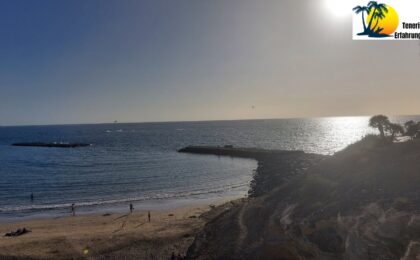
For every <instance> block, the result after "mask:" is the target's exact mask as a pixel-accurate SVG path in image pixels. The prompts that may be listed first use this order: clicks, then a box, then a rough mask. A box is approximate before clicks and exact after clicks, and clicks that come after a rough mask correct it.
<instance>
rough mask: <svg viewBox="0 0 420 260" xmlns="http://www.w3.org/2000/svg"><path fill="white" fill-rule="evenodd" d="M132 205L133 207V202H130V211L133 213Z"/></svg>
mask: <svg viewBox="0 0 420 260" xmlns="http://www.w3.org/2000/svg"><path fill="white" fill-rule="evenodd" d="M133 210H134V207H133V203H130V213H133Z"/></svg>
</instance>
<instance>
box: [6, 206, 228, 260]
mask: <svg viewBox="0 0 420 260" xmlns="http://www.w3.org/2000/svg"><path fill="white" fill-rule="evenodd" d="M216 204H217V205H220V204H222V202H219V203H216ZM212 208H214V207H213V206H212V207H210V205H209V204H206V205H193V206H189V207H182V208H177V209H172V210H162V211H151V221H150V222H149V221H148V216H147V215H148V212H147V211H134V212H133V213H132V214H127V213H121V214H115V213H114V214H100V215H85V216H75V217H72V216H68V217H60V218H54V219H43V220H33V221H25V222H18V223H11V224H2V225H0V233H1V234H2V236H1V237H0V258H1V259H3V258H6V259H7V258H10V259H12V257H18V259H19V258H20V257H22V258H25V259H27V258H34V259H38V258H41V259H58V258H59V259H63V258H64V259H69V258H71V259H74V258H82V259H104V258H106V259H121V258H122V259H124V258H130V259H134V258H135V259H145V258H147V259H167V258H169V257H170V256H171V254H172V252H174V253H175V255H178V254H180V255H184V254H185V252H186V250H187V249H188V247H189V246H190V245H191V243H192V242H193V239H194V236H195V234H196V233H197V232H198V230H199V229H201V228H202V227H203V225H204V224H205V222H206V218H205V217H203V216H202V214H203V213H206V212H207V213H208V212H209V210H211V209H212ZM219 208H220V207H219ZM213 211H215V210H213ZM216 211H217V210H216ZM23 227H25V228H26V229H29V230H31V232H30V233H27V234H24V235H21V236H18V237H5V236H4V234H5V233H7V232H10V231H14V230H16V229H18V228H23ZM13 259H16V258H13Z"/></svg>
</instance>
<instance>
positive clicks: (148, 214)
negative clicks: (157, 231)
mask: <svg viewBox="0 0 420 260" xmlns="http://www.w3.org/2000/svg"><path fill="white" fill-rule="evenodd" d="M147 217H148V218H149V222H150V211H149V212H147Z"/></svg>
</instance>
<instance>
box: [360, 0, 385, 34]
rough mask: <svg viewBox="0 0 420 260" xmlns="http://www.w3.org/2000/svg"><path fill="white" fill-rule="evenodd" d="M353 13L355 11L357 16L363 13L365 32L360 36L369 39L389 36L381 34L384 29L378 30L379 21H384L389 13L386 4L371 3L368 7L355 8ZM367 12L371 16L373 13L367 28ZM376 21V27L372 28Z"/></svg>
mask: <svg viewBox="0 0 420 260" xmlns="http://www.w3.org/2000/svg"><path fill="white" fill-rule="evenodd" d="M353 11H355V12H356V14H359V13H362V19H363V28H364V31H363V32H362V33H359V34H358V35H368V36H369V37H386V36H387V35H385V34H381V31H382V30H383V28H376V27H377V26H378V23H379V20H382V19H384V18H385V13H388V8H387V7H386V4H378V2H376V1H370V2H369V4H368V5H367V6H356V7H355V8H353ZM365 12H366V13H367V14H371V12H373V14H372V16H371V17H370V20H369V23H368V25H367V26H366V22H365ZM375 20H376V23H375V26H372V25H373V22H374V21H375Z"/></svg>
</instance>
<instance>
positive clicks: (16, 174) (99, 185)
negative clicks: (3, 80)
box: [0, 117, 419, 222]
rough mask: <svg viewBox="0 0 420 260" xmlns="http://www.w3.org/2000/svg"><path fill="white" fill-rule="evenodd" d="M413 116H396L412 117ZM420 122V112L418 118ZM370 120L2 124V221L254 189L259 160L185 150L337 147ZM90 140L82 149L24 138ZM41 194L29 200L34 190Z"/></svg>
mask: <svg viewBox="0 0 420 260" xmlns="http://www.w3.org/2000/svg"><path fill="white" fill-rule="evenodd" d="M411 118H412V117H399V118H394V121H397V122H404V121H406V120H408V119H411ZM414 119H417V120H419V118H418V117H417V118H414ZM368 120H369V118H368V117H336V118H313V119H273V120H244V121H209V122H176V123H127V124H119V123H114V124H92V125H51V126H8V127H0V221H2V222H4V221H15V220H22V219H28V218H42V217H50V216H63V215H68V214H69V211H70V205H71V204H72V203H75V204H76V207H77V212H80V213H93V212H96V213H97V212H114V211H116V212H118V211H128V204H129V203H133V204H134V207H135V209H143V210H155V209H162V208H166V207H173V206H178V205H183V204H191V203H196V202H206V203H211V202H212V201H216V200H219V199H226V198H239V197H244V196H246V195H247V192H248V189H249V184H250V181H251V179H252V176H253V173H254V170H255V169H256V168H257V162H256V161H254V160H248V159H233V158H229V157H217V156H209V155H190V154H180V153H178V152H177V150H178V149H180V148H183V147H185V146H188V145H234V146H236V147H258V148H266V149H283V150H304V151H305V152H312V153H321V154H333V153H335V152H337V151H339V150H341V149H343V148H344V147H346V146H347V145H349V144H351V143H354V142H356V141H358V140H360V139H361V138H362V137H363V136H365V135H367V134H369V133H373V132H374V130H373V129H371V128H369V127H368ZM34 141H37V142H83V143H90V144H92V145H91V146H89V147H80V148H43V147H15V146H11V144H12V143H15V142H34ZM31 193H33V194H34V200H33V201H31V200H30V194H31Z"/></svg>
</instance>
